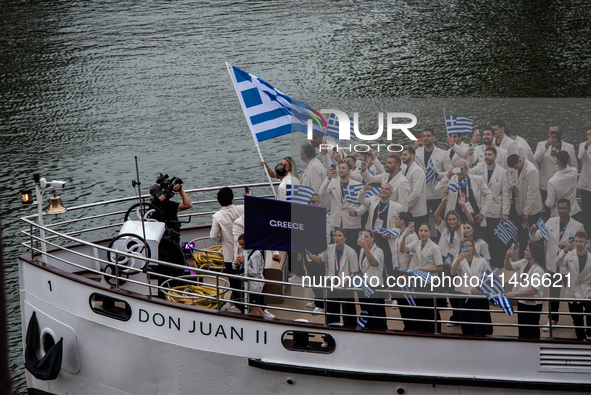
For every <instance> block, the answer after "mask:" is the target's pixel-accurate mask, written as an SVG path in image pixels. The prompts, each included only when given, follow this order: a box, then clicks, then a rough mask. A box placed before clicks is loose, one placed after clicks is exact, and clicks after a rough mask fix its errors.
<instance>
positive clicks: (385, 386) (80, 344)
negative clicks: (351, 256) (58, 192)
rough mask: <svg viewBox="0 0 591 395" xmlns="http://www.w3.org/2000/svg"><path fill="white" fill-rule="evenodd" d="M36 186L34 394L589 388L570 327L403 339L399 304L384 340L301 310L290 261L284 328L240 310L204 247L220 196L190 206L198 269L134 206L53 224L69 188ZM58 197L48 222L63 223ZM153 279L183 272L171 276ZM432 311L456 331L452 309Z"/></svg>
mask: <svg viewBox="0 0 591 395" xmlns="http://www.w3.org/2000/svg"><path fill="white" fill-rule="evenodd" d="M34 181H35V186H36V191H37V204H36V205H37V207H38V212H37V213H36V214H31V215H28V216H25V217H23V218H22V223H23V224H24V225H26V227H25V229H24V230H23V235H24V238H23V243H22V244H23V248H24V249H25V251H24V252H23V254H21V255H20V256H19V257H18V265H19V281H20V304H21V314H22V328H23V355H24V359H25V363H26V367H27V371H26V380H27V388H28V391H29V394H35V395H39V394H66V393H67V394H83V393H92V394H142V395H147V394H166V395H171V394H215V393H219V394H263V393H270V394H307V393H323V394H363V393H373V394H400V395H402V394H426V393H429V394H464V393H479V394H493V393H495V394H498V393H523V394H534V393H535V394H550V393H553V394H555V393H559V392H560V393H562V392H570V393H580V394H583V393H589V392H591V374H589V373H591V344H588V343H586V342H582V341H578V340H576V339H573V338H572V332H573V330H572V328H573V327H572V326H567V325H563V326H560V327H559V326H557V327H555V328H551V331H550V333H549V335H548V336H546V337H543V338H542V339H540V340H524V339H518V338H517V337H516V333H517V328H516V327H517V324H516V322H517V320H516V319H511V318H507V317H506V316H505V315H504V313H503V311H502V310H500V309H496V310H495V309H491V312H492V313H493V317H494V319H493V321H494V325H495V334H494V335H489V336H483V337H478V336H472V337H470V336H463V335H461V333H460V332H458V330H457V329H455V330H454V328H451V329H446V331H445V332H443V333H419V332H408V331H407V332H405V331H403V330H402V328H401V321H400V320H401V319H400V317H399V316H398V315H397V313H396V310H394V309H392V308H390V306H389V307H388V321H389V328H388V329H387V330H372V329H360V328H357V329H351V328H344V327H342V326H339V325H326V324H325V319H324V318H325V317H324V315H323V314H313V313H312V312H311V311H310V310H309V309H308V308H306V304H307V303H309V302H311V301H313V296H312V292H311V291H310V290H309V289H306V288H305V287H302V286H299V285H296V284H293V283H290V282H289V281H287V277H286V276H287V270H286V267H285V265H283V266H281V264H282V263H283V262H281V261H280V262H273V261H272V260H270V261H267V263H268V266H267V272H266V280H265V281H266V283H267V293H266V298H267V300H268V302H267V303H268V308H269V310H270V311H271V312H272V313H273V314H274V315H275V318H274V319H264V318H260V317H254V316H250V315H246V314H239V313H234V312H232V311H231V310H230V309H227V308H226V307H227V306H228V305H229V303H228V298H227V296H228V294H229V290H230V287H229V282H228V278H229V277H232V276H229V275H227V274H225V273H223V272H222V271H221V270H220V267H219V266H216V265H214V264H213V263H212V264H209V262H210V259H209V257H213V256H215V255H216V254H218V255H219V252H217V253H216V252H215V251H214V250H213V249H212V247H213V246H214V245H215V244H216V243H215V242H213V241H212V240H211V239H209V230H210V226H211V224H210V223H209V220H210V218H211V214H212V213H213V211H214V210H216V204H215V203H214V200H212V195H213V194H215V192H216V191H217V190H218V189H219V188H218V187H210V188H203V189H193V190H187V191H186V192H187V193H188V194H189V196H191V200H192V201H193V202H194V203H193V206H194V207H193V209H192V210H191V211H190V213H189V214H187V215H182V216H180V218H181V220H182V221H184V222H187V221H189V220H190V218H193V219H195V218H197V221H195V220H193V222H188V223H184V224H183V227H182V230H181V235H182V236H181V240H182V241H183V243H182V245H183V246H184V247H185V248H186V249H185V250H183V257H184V258H186V259H187V262H189V264H191V266H190V267H188V266H185V265H184V262H182V263H171V262H168V261H164V260H162V259H161V258H162V254H161V253H160V251H161V249H160V246H159V244H160V243H161V242H162V240H163V235H164V232H165V225H164V223H162V222H159V221H155V220H154V219H149V218H147V217H146V216H147V212H148V211H150V207H145V206H144V204H143V201H142V199H140V201H139V203H138V199H139V198H138V197H137V196H132V197H125V198H120V199H114V200H109V201H102V202H95V203H91V204H85V205H80V206H77V207H70V208H68V211H67V214H60V216H50V215H47V214H44V213H43V211H42V209H41V206H42V196H43V195H42V193H40V192H41V190H42V188H59V187H60V185H61V186H63V184H60V182H56V181H53V182H47V181H45V179H43V178H40V177H39V175H36V176H35V177H34ZM244 187H245V186H244V185H232V186H231V188H232V189H233V190H235V191H241V190H243V188H244ZM249 187H250V188H251V189H252V190H253V193H254V194H257V195H259V196H265V193H267V194H268V191H269V189H268V188H269V185H268V184H255V185H252V184H251V185H249ZM29 193H30V192H29ZM147 197H148V196H146V195H144V196H142V198H147ZM27 199H28V201H32V196H31V195H29V196H28V197H27ZM53 199H54V200H52V207H51V209H50V212H56V211H58V212H60V213H63V211H65V209H63V210H62V209H61V204H60V202H59V201H58V200H59V199H56V198H53ZM237 200H240V198H238V199H237ZM32 206H34V205H32ZM144 209H145V210H144ZM52 210H53V211H52ZM134 212H136V213H139V214H138V216H136V218H135V219H134V218H133V217H134ZM63 215H66V216H67V218H66V219H64V218H62V216H63ZM189 217H190V218H189ZM195 222H201V223H195ZM193 253H204V254H205V255H206V260H207V262H206V264H204V265H202V266H200V267H196V266H195V265H193V257H192V254H193ZM214 260H215V259H211V261H212V262H213V261H214ZM282 261H283V260H282ZM273 265H274V266H273ZM157 267H173V268H176V269H179V270H181V271H183V275H181V276H179V277H177V278H174V279H172V278H166V279H164V280H163V279H162V277H163V276H160V275H159V273H158V270H156V268H157ZM152 269H153V270H152ZM159 277H160V281H159ZM171 280H173V281H175V283H176V284H179V282H180V283H181V284H182V285H181V286H180V288H179V287H178V286H174V287H173V286H172V284H171V282H172V281H171ZM183 284H184V285H183ZM183 286H184V288H183ZM197 289H201V290H205V292H201V293H198V292H197ZM378 292H381V291H378ZM385 292H386V293H389V294H393V297H400V296H401V294H400V292H401V291H397V290H389V291H385ZM163 294H164V295H166V297H164V298H163V297H162V295H163ZM414 294H416V295H417V296H420V295H421V294H420V293H419V292H416V293H414ZM325 295H326V293H325ZM423 296H424V295H423ZM437 296H441V295H439V294H429V295H428V297H437ZM474 297H479V296H474ZM480 297H482V296H480ZM546 300H550V299H549V298H547V299H546ZM269 301H270V302H269ZM563 304H564V303H563ZM432 309H433V310H434V311H433V313H434V314H433V317H434V319H436V318H435V317H437V314H436V313H437V311H439V312H441V316H442V317H443V318H442V320H443V321H442V322H443V323H445V322H446V321H445V320H446V317H449V313H450V310H451V308H448V307H438V306H437V304H436V303H435V307H433V308H432ZM513 318H514V317H513ZM563 321H565V322H566V321H567V319H564V320H563Z"/></svg>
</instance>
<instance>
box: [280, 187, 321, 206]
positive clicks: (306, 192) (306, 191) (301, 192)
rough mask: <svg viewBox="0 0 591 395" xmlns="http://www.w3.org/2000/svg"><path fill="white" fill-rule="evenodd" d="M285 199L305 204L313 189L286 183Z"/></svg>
mask: <svg viewBox="0 0 591 395" xmlns="http://www.w3.org/2000/svg"><path fill="white" fill-rule="evenodd" d="M285 195H286V200H287V201H291V202H292V203H297V204H305V205H307V204H308V202H309V201H310V198H312V195H314V189H312V188H310V187H306V186H303V185H291V184H287V186H286V188H285Z"/></svg>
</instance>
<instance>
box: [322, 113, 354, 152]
mask: <svg viewBox="0 0 591 395" xmlns="http://www.w3.org/2000/svg"><path fill="white" fill-rule="evenodd" d="M350 122H351V136H354V135H355V131H354V130H353V120H352V119H351V120H350ZM326 134H327V135H329V136H330V137H334V138H335V139H338V138H339V118H338V117H337V116H336V115H335V114H333V113H330V114H329V116H328V131H327V132H326ZM342 159H344V158H342Z"/></svg>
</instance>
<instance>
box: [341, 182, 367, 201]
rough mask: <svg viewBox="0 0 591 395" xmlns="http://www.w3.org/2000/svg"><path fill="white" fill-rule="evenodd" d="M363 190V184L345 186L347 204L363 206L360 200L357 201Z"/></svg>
mask: <svg viewBox="0 0 591 395" xmlns="http://www.w3.org/2000/svg"><path fill="white" fill-rule="evenodd" d="M362 189H363V184H357V185H343V193H344V194H345V199H346V200H347V202H349V203H351V204H356V205H361V203H360V202H359V200H357V196H358V195H359V192H361V190H362Z"/></svg>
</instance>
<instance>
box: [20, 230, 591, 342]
mask: <svg viewBox="0 0 591 395" xmlns="http://www.w3.org/2000/svg"><path fill="white" fill-rule="evenodd" d="M32 226H38V225H37V224H34V223H33V224H32ZM44 230H45V231H46V232H48V233H54V235H55V236H56V237H60V236H63V237H65V238H66V239H67V240H69V241H70V242H71V243H75V244H80V245H86V246H88V247H92V248H97V249H100V250H103V251H105V252H110V253H112V254H115V255H116V256H128V257H130V258H133V257H137V256H135V255H133V254H129V253H126V252H122V251H118V250H115V249H110V248H108V247H105V246H101V245H98V244H94V243H91V242H87V241H85V240H82V239H77V238H75V237H72V236H70V235H60V234H59V233H58V232H56V231H55V230H53V229H51V228H49V227H44ZM31 237H32V238H34V239H37V238H38V237H37V236H35V235H32V236H31ZM45 242H46V243H47V244H48V245H49V246H50V247H51V248H50V249H49V250H48V252H47V255H48V256H49V257H50V258H51V259H52V260H55V261H58V262H62V263H64V264H67V265H69V266H71V267H72V268H75V269H76V270H71V271H72V272H78V273H80V272H84V274H85V276H86V277H90V276H91V275H95V276H97V277H105V278H109V279H111V281H108V284H110V285H105V286H106V287H108V289H109V290H115V291H117V290H119V289H121V285H122V284H123V283H128V284H135V285H137V286H140V287H145V288H147V289H148V292H146V294H147V295H148V297H150V298H152V297H157V296H156V295H157V294H158V293H161V295H162V294H163V295H165V296H168V298H167V299H168V300H169V301H173V302H178V303H184V304H186V305H193V306H195V307H196V308H199V307H203V305H209V308H214V309H215V310H217V311H222V310H223V309H224V306H225V305H227V304H229V303H234V304H238V305H242V306H244V307H245V308H246V309H247V310H248V309H249V308H251V307H252V306H257V305H256V304H253V303H250V302H248V297H247V296H248V295H249V294H251V293H255V292H252V291H249V290H248V289H244V288H243V287H240V288H232V287H231V286H230V285H229V279H237V280H239V281H240V282H241V283H244V282H246V281H254V282H259V281H260V282H263V283H265V284H275V285H279V286H290V287H292V289H293V287H300V286H301V285H295V284H291V283H289V282H284V281H277V280H270V279H255V278H247V277H244V276H243V275H231V274H227V273H220V272H219V271H211V270H205V269H199V268H189V269H188V268H187V267H186V266H182V265H176V264H173V263H169V262H164V261H158V260H156V259H151V258H142V259H144V260H146V261H147V262H149V263H150V264H154V265H163V266H169V267H172V268H176V269H181V270H187V272H188V273H189V274H188V275H185V276H180V277H173V276H167V275H164V274H159V273H151V272H149V271H147V272H146V271H145V270H142V269H140V268H125V269H121V270H119V268H117V266H118V264H117V262H118V260H117V259H115V261H114V262H113V261H109V260H105V259H102V258H98V257H96V256H94V255H91V254H87V253H84V252H80V251H77V249H76V248H71V246H67V245H66V246H64V245H62V244H59V243H56V242H54V241H50V240H45ZM24 244H27V243H24ZM30 248H32V250H34V251H35V253H36V254H40V253H41V252H42V251H41V250H40V249H37V248H35V247H30ZM60 251H67V252H68V254H73V255H63V254H60ZM73 257H79V258H85V259H87V260H94V261H96V262H98V263H100V264H102V265H115V267H116V270H115V271H114V272H113V273H107V272H105V271H102V270H100V269H97V268H89V267H88V266H87V265H82V264H79V263H76V259H74V258H73ZM123 270H126V271H127V272H128V273H127V275H123V274H122V272H123ZM130 272H133V273H142V272H144V273H146V274H147V281H145V280H144V281H141V280H136V279H134V276H133V273H130ZM158 278H160V279H161V280H162V281H161V283H162V284H161V285H158V284H155V283H153V282H151V281H150V280H157V279H158ZM173 282H176V283H177V285H176V286H172V285H171V283H173ZM199 288H209V289H213V290H214V292H211V293H209V294H203V293H197V292H194V291H193V290H196V289H199ZM317 288H318V289H321V290H322V298H321V299H322V302H323V303H324V305H325V306H327V304H328V303H335V302H336V303H342V304H352V305H354V306H358V305H360V304H362V305H364V306H383V307H384V308H391V307H392V305H391V302H389V303H387V304H383V303H376V302H375V300H376V299H378V300H379V299H384V300H390V299H391V300H402V299H404V298H410V297H412V298H415V299H428V300H431V301H432V302H431V306H421V305H419V306H404V305H399V306H398V308H406V309H413V310H415V311H430V312H431V313H430V314H429V315H432V317H433V318H432V319H429V318H402V317H397V316H385V317H384V316H371V315H368V314H363V313H361V312H360V313H358V314H355V315H347V314H342V313H340V312H339V313H337V312H335V313H329V312H328V310H327V309H326V308H325V309H324V311H323V312H322V313H321V314H314V313H311V312H310V310H306V309H305V308H294V307H286V306H282V305H283V304H289V302H291V304H294V303H295V304H300V305H302V306H303V305H305V303H308V302H313V301H318V299H317V298H315V297H313V296H294V295H287V294H276V293H268V292H265V293H264V295H265V296H267V297H278V298H281V300H282V301H283V303H280V304H273V305H272V306H266V307H267V308H268V309H270V310H271V311H273V312H282V313H284V315H285V316H290V317H299V318H301V317H318V316H320V317H324V319H323V320H321V322H316V323H317V324H324V325H326V326H334V323H329V320H328V316H329V315H332V316H334V317H339V318H338V319H339V320H340V319H341V318H340V317H352V318H354V319H356V320H365V319H383V320H386V321H392V322H397V321H398V322H400V321H402V322H405V321H406V322H416V323H431V324H434V333H435V334H439V333H441V330H440V329H439V328H440V325H442V324H443V325H444V324H448V323H453V324H456V325H461V324H470V325H476V326H479V325H491V326H493V327H495V328H496V327H504V328H519V327H524V326H526V327H528V326H529V327H542V326H543V325H527V324H518V323H517V322H516V320H515V319H510V320H509V322H502V320H500V321H498V320H497V321H496V320H494V319H493V320H492V322H491V323H486V322H462V321H459V320H456V321H450V320H449V319H446V318H440V317H439V314H438V313H451V312H454V311H464V312H466V311H469V312H479V311H482V310H479V309H466V308H461V309H460V308H454V307H447V305H446V306H439V304H438V301H439V300H443V299H445V298H469V299H473V298H474V299H483V298H486V297H485V296H484V295H463V294H462V295H459V294H447V293H439V292H420V291H401V290H398V289H376V290H375V294H374V295H372V296H371V297H369V298H368V299H365V298H364V297H363V296H362V295H363V291H362V290H361V289H355V290H352V289H347V288H338V289H336V288H335V290H337V291H344V292H347V291H350V292H351V295H352V296H353V297H352V298H347V299H345V300H337V299H338V298H337V299H335V298H331V297H330V294H331V288H330V287H317ZM232 292H240V293H242V294H243V295H245V296H246V297H244V298H242V299H240V300H230V298H229V295H230V294H231V293H232ZM355 295H356V297H355ZM514 299H515V300H520V301H528V300H530V301H532V300H537V301H542V302H552V301H561V302H587V300H584V299H566V298H549V297H546V298H537V299H532V298H527V297H519V298H517V297H515V298H514ZM204 301H206V302H205V303H204ZM547 305H548V308H549V307H550V303H547ZM490 313H491V315H499V316H504V315H505V312H504V311H503V310H501V309H495V308H493V309H491V310H490ZM516 313H517V314H534V313H532V312H527V311H521V312H519V311H516ZM539 314H541V316H542V317H544V316H549V315H550V314H556V315H559V316H563V315H566V316H569V317H570V316H572V315H584V314H583V313H571V312H554V311H550V310H549V309H548V310H543V311H541V312H540V313H539ZM446 315H447V314H446ZM312 321H313V320H312ZM575 328H580V329H586V328H587V327H576V326H573V325H556V324H554V325H553V324H552V321H551V320H550V327H549V333H548V338H549V339H553V338H555V339H559V338H562V337H561V336H556V335H557V333H556V331H557V330H559V329H575Z"/></svg>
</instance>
